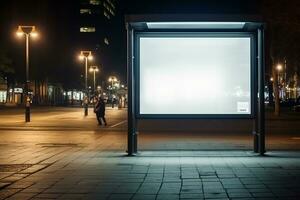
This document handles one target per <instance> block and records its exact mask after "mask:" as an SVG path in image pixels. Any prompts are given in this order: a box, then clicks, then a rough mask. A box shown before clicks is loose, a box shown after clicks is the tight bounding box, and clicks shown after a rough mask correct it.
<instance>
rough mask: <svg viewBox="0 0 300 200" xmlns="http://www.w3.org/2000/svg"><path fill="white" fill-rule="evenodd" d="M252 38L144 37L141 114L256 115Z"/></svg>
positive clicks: (140, 72) (142, 43) (140, 93)
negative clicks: (252, 79) (252, 88)
mask: <svg viewBox="0 0 300 200" xmlns="http://www.w3.org/2000/svg"><path fill="white" fill-rule="evenodd" d="M250 43H251V38H250V37H202V36H199V37H188V36H187V37H182V36H180V37H174V36H170V37H166V36H162V37H159V36H155V37H147V36H145V37H143V36H140V37H139V81H140V82H139V114H142V115H143V114H146V115H147V114H171V115H172V114H188V115H189V114H200V115H201V114H216V115H218V114H225V115H226V114H230V115H232V114H233V115H234V114H245V115H246V114H248V115H249V114H251V45H250Z"/></svg>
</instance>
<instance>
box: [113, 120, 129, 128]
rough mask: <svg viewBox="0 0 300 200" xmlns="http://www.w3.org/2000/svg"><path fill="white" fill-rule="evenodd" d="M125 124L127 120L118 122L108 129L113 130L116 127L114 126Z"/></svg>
mask: <svg viewBox="0 0 300 200" xmlns="http://www.w3.org/2000/svg"><path fill="white" fill-rule="evenodd" d="M125 122H127V120H124V121H121V122H119V123H116V124H114V125H112V126H110V127H109V128H114V127H116V126H119V125H121V124H124V123H125Z"/></svg>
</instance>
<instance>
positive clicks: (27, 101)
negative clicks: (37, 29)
mask: <svg viewBox="0 0 300 200" xmlns="http://www.w3.org/2000/svg"><path fill="white" fill-rule="evenodd" d="M25 38H26V83H25V91H24V92H25V94H26V95H25V122H30V96H29V34H28V33H25Z"/></svg>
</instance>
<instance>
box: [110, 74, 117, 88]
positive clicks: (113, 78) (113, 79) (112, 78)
mask: <svg viewBox="0 0 300 200" xmlns="http://www.w3.org/2000/svg"><path fill="white" fill-rule="evenodd" d="M117 81H118V79H117V78H116V77H115V76H110V77H109V78H108V82H111V88H113V86H114V83H115V82H117Z"/></svg>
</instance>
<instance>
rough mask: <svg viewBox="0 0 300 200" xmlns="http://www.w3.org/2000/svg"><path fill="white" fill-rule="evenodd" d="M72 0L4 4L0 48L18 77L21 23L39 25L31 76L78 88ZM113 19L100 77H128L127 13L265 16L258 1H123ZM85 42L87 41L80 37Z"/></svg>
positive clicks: (21, 52)
mask: <svg viewBox="0 0 300 200" xmlns="http://www.w3.org/2000/svg"><path fill="white" fill-rule="evenodd" d="M72 2H73V1H71V0H59V1H58V0H57V1H55V0H26V1H22V0H19V1H17V0H10V1H3V2H1V8H0V9H1V12H0V28H1V31H0V46H1V50H2V51H4V52H6V53H7V54H8V56H9V57H11V58H12V60H13V63H14V67H15V70H16V74H15V77H16V79H17V80H21V81H22V80H23V79H24V74H25V73H24V70H25V67H24V64H25V63H24V40H19V39H17V38H16V37H15V34H14V33H15V31H16V28H17V26H18V25H19V24H34V25H36V26H37V27H38V30H39V32H40V34H41V37H40V38H39V39H38V40H37V41H32V42H31V52H30V53H31V58H32V59H31V64H30V65H31V71H30V74H31V79H40V80H43V79H45V78H48V80H49V81H50V82H60V83H63V85H64V86H65V88H76V87H79V85H80V84H79V81H78V80H79V79H80V74H82V73H83V67H82V65H83V64H82V63H80V62H78V60H77V55H78V52H76V51H77V49H76V48H75V46H76V41H74V38H75V37H74V32H76V31H78V29H74V27H76V23H78V20H76V19H73V18H72V17H71V15H70V12H78V10H76V9H75V8H74V7H73V4H72ZM117 2H118V3H117V7H118V8H117V15H116V17H115V19H114V21H113V23H114V31H113V33H112V38H113V39H112V42H111V46H110V47H111V50H110V52H111V55H110V56H109V57H108V58H102V59H105V63H106V66H103V72H102V76H100V79H102V80H105V79H106V77H108V76H109V75H117V76H118V77H119V78H120V79H121V80H122V81H123V82H124V81H126V31H125V24H124V15H126V14H153V13H187V14H207V13H210V14H212V13H214V14H215V13H217V14H261V13H260V12H261V9H260V8H261V3H260V2H261V1H258V0H257V1H256V0H243V1H241V0H227V1H220V0H195V1H192V0H182V1H178V0H157V1H155V0H151V1H150V0H118V1H117ZM81 42H84V41H81Z"/></svg>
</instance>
